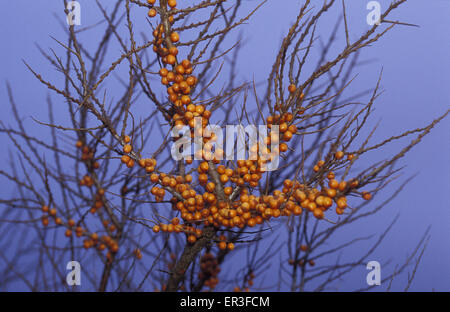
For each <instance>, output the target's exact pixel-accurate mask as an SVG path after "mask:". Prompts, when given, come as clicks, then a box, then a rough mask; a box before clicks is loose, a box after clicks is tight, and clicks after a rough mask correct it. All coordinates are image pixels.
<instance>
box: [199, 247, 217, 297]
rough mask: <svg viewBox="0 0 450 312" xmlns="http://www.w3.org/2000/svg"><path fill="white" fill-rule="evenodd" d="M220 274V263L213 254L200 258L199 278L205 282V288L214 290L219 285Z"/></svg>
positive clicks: (206, 254)
mask: <svg viewBox="0 0 450 312" xmlns="http://www.w3.org/2000/svg"><path fill="white" fill-rule="evenodd" d="M219 273H220V267H219V262H218V261H217V259H216V257H214V255H213V254H211V253H209V252H208V253H205V254H204V255H203V256H202V257H201V258H200V272H199V273H198V278H199V279H200V280H202V281H204V284H205V286H207V287H209V288H211V289H214V288H215V287H216V286H217V284H218V283H219V279H218V278H217V276H218V275H219Z"/></svg>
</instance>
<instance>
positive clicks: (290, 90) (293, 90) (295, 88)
mask: <svg viewBox="0 0 450 312" xmlns="http://www.w3.org/2000/svg"><path fill="white" fill-rule="evenodd" d="M288 90H289V92H290V93H294V92H295V91H296V90H297V87H296V86H295V85H294V84H291V85H289V87H288Z"/></svg>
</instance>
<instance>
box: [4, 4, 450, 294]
mask: <svg viewBox="0 0 450 312" xmlns="http://www.w3.org/2000/svg"><path fill="white" fill-rule="evenodd" d="M79 2H80V3H81V5H82V14H83V15H82V23H83V26H88V25H92V24H94V23H96V22H98V20H99V15H98V14H99V12H98V9H97V7H96V6H95V3H94V1H93V0H79ZM113 2H114V1H113V0H101V3H102V4H103V5H104V6H107V7H111V6H112V5H113ZM180 2H181V0H180ZM312 2H313V3H317V5H320V4H321V3H322V1H312ZM338 2H340V1H338ZM346 2H347V15H348V21H349V27H350V38H351V39H355V38H357V36H358V34H360V33H361V32H363V31H365V30H367V29H368V27H369V26H368V25H367V24H366V15H367V13H368V11H367V10H366V4H367V2H368V1H366V0H357V1H354V0H353V1H346ZM389 2H390V1H386V0H381V1H380V3H381V4H382V7H383V8H385V7H386V6H387V5H388V3H389ZM257 3H258V1H256V0H253V1H246V2H245V7H246V8H248V10H250V9H251V8H253V7H254V6H255V5H256V4H257ZM301 3H302V1H295V0H281V1H280V0H269V1H268V2H267V3H266V4H265V5H264V6H263V7H262V8H261V9H260V10H259V11H258V12H257V13H256V14H255V16H254V17H253V18H252V19H251V20H250V22H249V23H248V24H246V25H244V26H243V27H242V28H241V32H242V34H243V37H244V39H245V46H244V48H243V49H242V51H241V52H242V53H241V55H240V58H239V64H240V69H241V72H240V74H241V75H242V78H243V79H249V80H250V79H252V78H253V76H254V77H256V80H259V81H261V80H265V77H266V76H267V74H268V72H269V70H270V68H271V66H272V64H273V60H274V56H275V53H276V51H277V49H278V47H279V44H280V40H281V38H282V36H283V35H284V34H285V32H286V31H287V29H288V27H289V26H290V23H291V21H293V19H294V18H295V17H296V14H297V12H298V8H299V5H300V4H301ZM337 7H338V8H339V9H340V5H339V4H338V5H337ZM62 9H63V5H62V1H57V0H39V1H30V0H15V1H5V0H3V1H1V3H0V12H2V14H1V19H0V39H1V41H0V42H1V43H2V47H1V49H0V81H1V86H0V103H1V112H2V114H1V120H2V121H3V122H5V123H6V124H10V123H12V122H10V121H11V118H12V117H11V109H10V107H9V103H8V100H7V93H6V87H5V82H6V81H9V82H10V84H11V85H12V86H13V89H14V91H15V92H14V93H15V98H16V102H17V103H18V106H19V109H20V111H21V113H22V115H23V116H24V117H26V118H25V123H26V125H27V126H29V129H42V127H37V126H36V125H34V124H33V121H32V120H31V119H30V118H29V116H33V117H35V118H37V119H38V120H43V121H46V120H47V113H46V102H45V98H46V96H47V94H48V90H47V89H46V88H45V87H43V86H42V85H41V84H40V83H39V82H38V81H36V79H35V78H34V77H33V76H32V75H31V74H30V73H29V72H28V70H27V69H26V68H25V66H24V64H23V63H22V59H24V60H26V61H27V62H28V63H29V64H31V65H32V66H33V67H34V68H35V69H37V70H38V71H39V72H40V73H42V75H43V76H44V77H47V78H48V79H49V80H51V81H58V79H61V75H59V74H58V73H56V71H55V70H54V69H53V68H52V67H51V66H50V65H48V63H46V62H45V61H44V59H43V57H42V56H41V55H40V53H39V51H38V50H37V48H36V46H35V44H36V43H37V44H39V45H40V46H41V47H43V48H44V49H47V48H50V47H52V48H55V49H57V51H59V52H61V51H62V50H61V49H60V47H58V46H57V44H56V43H55V41H53V40H52V39H51V38H50V35H51V36H53V37H55V38H59V39H65V35H64V32H63V30H62V29H61V27H60V24H59V23H58V22H57V21H56V19H55V17H54V14H56V15H58V16H59V17H60V19H61V20H64V19H65V17H64V15H63V14H64V13H63V11H62ZM142 13H144V11H142ZM335 13H336V12H335V11H332V12H330V13H329V14H327V15H326V17H325V20H323V21H322V24H321V26H320V27H321V28H320V29H321V34H324V35H326V34H329V32H330V31H331V30H332V28H333V27H334V25H335V23H336V19H337V15H336V14H335ZM397 18H398V19H400V20H401V21H404V22H408V23H413V24H418V25H420V28H416V27H406V26H398V27H395V28H394V30H392V31H391V32H389V33H388V34H387V35H386V36H385V37H384V38H383V39H381V40H380V41H379V42H378V43H377V44H375V45H374V46H373V47H370V48H368V49H366V50H364V51H363V53H362V59H364V60H372V62H371V63H370V64H368V65H364V66H361V67H359V68H358V70H357V72H358V73H359V75H358V78H357V81H356V82H355V83H354V84H353V85H352V88H353V89H354V90H355V93H357V92H358V91H361V90H366V89H368V88H371V87H373V86H374V85H375V83H376V80H377V78H378V74H379V72H380V70H381V68H383V69H384V74H383V80H382V86H383V88H384V90H385V92H384V94H383V95H382V96H381V97H380V98H379V99H378V101H377V105H376V111H375V113H374V116H373V121H374V122H377V121H378V120H380V119H382V120H381V122H382V123H381V127H380V128H379V130H378V133H377V135H376V137H375V139H374V140H375V141H379V140H380V139H381V138H384V137H386V136H391V135H393V134H397V133H399V132H401V131H404V130H406V129H411V128H417V127H421V126H424V125H425V124H426V123H428V122H429V121H430V120H432V119H433V118H434V117H437V116H438V115H439V114H441V113H442V112H444V110H446V109H447V108H448V107H449V103H450V92H449V88H450V76H449V73H450V1H447V0H428V1H424V0H410V1H408V2H407V3H406V4H404V5H402V6H401V8H400V9H399V10H397V11H396V13H395V14H394V17H391V18H390V19H397ZM123 27H125V26H123ZM135 27H136V29H142V30H144V29H147V27H148V26H146V25H145V24H143V23H140V22H136V23H135ZM235 34H237V32H236V33H235ZM343 36H344V33H343V31H341V32H339V39H340V40H343V38H344V37H343ZM83 39H84V40H87V41H90V42H92V43H95V42H96V40H98V38H95V37H94V36H91V37H84V38H83ZM230 42H231V41H230ZM316 51H317V53H318V52H319V49H318V48H317V50H316ZM119 53H120V51H117V55H119ZM332 55H334V54H333V53H332ZM53 98H54V99H55V103H59V102H58V101H61V98H59V97H56V96H53ZM64 108H65V105H64ZM58 112H63V110H62V109H61V110H58ZM449 132H450V122H449V121H448V120H444V122H443V123H441V124H440V125H439V126H437V127H436V128H435V129H434V130H433V132H432V133H431V134H430V135H428V136H427V137H426V138H425V139H424V140H423V141H422V143H421V144H419V146H417V147H415V148H414V149H413V150H412V152H411V153H409V154H408V155H407V156H406V157H405V158H403V159H402V160H401V162H400V164H399V165H406V166H407V167H406V168H405V169H404V172H405V173H406V175H405V176H409V175H412V174H415V173H418V175H417V177H416V178H415V179H414V180H413V181H412V182H411V183H410V184H409V185H408V186H407V187H406V189H405V190H404V191H403V193H402V194H401V195H399V196H398V197H397V198H396V199H395V200H394V201H392V202H391V203H390V204H389V207H385V209H383V211H382V212H381V213H380V214H378V215H377V216H375V217H373V218H371V219H370V223H367V222H363V223H359V224H358V225H355V226H353V227H352V231H355V233H356V234H355V233H346V235H348V237H350V236H351V235H359V236H361V235H367V234H370V233H379V232H380V231H381V230H382V229H384V228H385V226H387V224H388V223H389V222H390V221H391V219H392V218H393V217H394V216H395V215H397V214H400V219H399V221H398V223H397V225H396V226H395V228H394V229H393V231H392V232H391V234H390V235H389V237H388V240H387V241H386V242H385V243H384V244H383V246H382V247H381V248H380V249H378V250H377V252H376V253H375V255H374V257H373V259H372V260H378V261H380V262H383V261H385V260H387V259H391V258H392V259H393V262H394V263H400V262H401V261H403V260H404V259H405V257H406V256H407V254H408V252H409V251H411V250H412V248H413V247H414V246H415V244H416V243H417V241H418V240H419V238H420V236H421V235H422V233H423V232H424V231H425V229H426V228H427V226H428V225H431V226H432V228H431V241H430V243H429V245H428V248H427V251H426V253H425V255H424V258H423V261H422V264H421V266H420V268H419V270H418V272H417V275H416V279H415V282H414V283H413V285H412V288H411V289H412V290H423V291H430V290H437V291H444V290H446V291H449V290H450V266H449V265H448V263H450V242H449V239H448V238H449V237H450V226H449V223H450V222H449V221H450V206H449V201H448V195H449V191H450V189H449V185H450V183H449V180H450V164H449V162H448V160H449V156H450V148H449V146H450V142H449V136H448V133H449ZM0 143H1V144H2V146H6V147H10V146H11V143H10V142H9V141H8V139H7V138H6V136H5V135H1V136H0ZM3 150H5V149H3ZM396 150H398V146H396V145H394V146H392V147H388V148H387V149H385V150H384V153H389V152H391V153H393V152H394V151H396ZM385 155H386V154H384V155H383V154H380V155H379V156H380V157H381V156H385ZM7 159H8V154H7V153H2V154H1V155H0V160H1V161H2V164H6V160H7ZM0 166H4V165H0ZM2 181H3V180H2ZM10 191H11V187H9V186H5V185H3V186H2V189H1V190H0V198H1V197H3V196H7V195H9V194H10ZM0 239H1V238H0ZM352 252H355V254H356V253H357V254H360V253H359V252H360V251H359V250H350V252H349V253H348V254H347V255H346V256H347V257H350V258H351V253H352ZM2 265H3V263H2V264H0V266H2ZM365 273H366V270H365V268H364V267H362V268H361V270H359V271H357V272H355V274H352V275H351V276H349V277H347V278H346V279H344V281H342V285H341V286H342V289H343V290H346V289H348V290H350V289H352V288H359V287H364V285H365ZM400 286H401V285H400ZM398 289H401V287H399V288H398Z"/></svg>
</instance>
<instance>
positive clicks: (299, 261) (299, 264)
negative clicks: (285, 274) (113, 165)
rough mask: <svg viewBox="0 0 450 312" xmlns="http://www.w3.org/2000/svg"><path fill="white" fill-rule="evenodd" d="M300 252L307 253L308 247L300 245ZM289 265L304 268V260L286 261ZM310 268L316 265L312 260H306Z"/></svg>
mask: <svg viewBox="0 0 450 312" xmlns="http://www.w3.org/2000/svg"><path fill="white" fill-rule="evenodd" d="M300 250H301V251H303V252H307V251H308V250H309V248H308V246H306V245H300ZM288 263H289V265H298V266H300V267H302V266H304V265H305V264H306V262H305V259H300V260H298V261H297V262H296V261H294V259H289V260H288ZM307 263H308V264H309V265H310V266H314V265H316V262H315V261H314V260H313V259H310V260H308V262H307Z"/></svg>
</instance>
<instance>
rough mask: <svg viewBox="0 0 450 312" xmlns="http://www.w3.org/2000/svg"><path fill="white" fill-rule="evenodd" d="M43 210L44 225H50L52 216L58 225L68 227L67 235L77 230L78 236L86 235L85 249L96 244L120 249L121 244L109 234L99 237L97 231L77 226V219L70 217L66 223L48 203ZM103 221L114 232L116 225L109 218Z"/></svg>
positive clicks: (99, 247)
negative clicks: (110, 223)
mask: <svg viewBox="0 0 450 312" xmlns="http://www.w3.org/2000/svg"><path fill="white" fill-rule="evenodd" d="M42 212H43V213H44V215H43V216H42V224H43V225H44V226H48V225H49V217H51V218H53V219H54V222H55V224H56V225H60V226H65V227H66V228H67V229H66V231H65V233H64V235H65V236H66V237H72V236H73V232H75V235H76V236H77V237H82V236H85V237H86V238H85V239H84V240H83V247H84V248H85V249H89V248H91V247H94V246H96V247H97V249H98V250H100V251H103V250H105V249H106V248H108V249H109V251H110V252H112V253H116V252H117V251H118V250H119V245H118V244H117V242H116V241H115V240H114V239H113V238H111V237H110V236H108V235H104V236H102V237H101V238H99V236H98V234H97V233H91V234H89V233H88V232H87V231H85V230H84V229H83V228H82V227H81V226H77V225H76V222H75V220H73V219H68V220H67V222H66V223H64V222H63V220H62V219H61V218H60V217H58V216H57V211H56V209H55V208H52V209H50V208H49V207H48V206H47V205H43V206H42ZM102 223H103V226H104V227H105V228H107V231H110V232H114V231H115V230H116V227H115V226H114V225H109V222H108V221H107V220H103V222H102ZM109 256H110V255H109ZM109 256H108V257H109Z"/></svg>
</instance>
